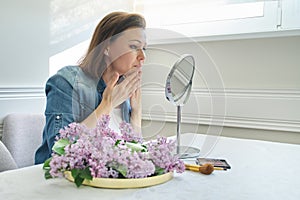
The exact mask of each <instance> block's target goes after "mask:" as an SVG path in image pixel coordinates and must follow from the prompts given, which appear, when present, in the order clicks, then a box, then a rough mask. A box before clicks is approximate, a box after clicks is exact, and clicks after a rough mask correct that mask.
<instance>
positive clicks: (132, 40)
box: [35, 12, 146, 164]
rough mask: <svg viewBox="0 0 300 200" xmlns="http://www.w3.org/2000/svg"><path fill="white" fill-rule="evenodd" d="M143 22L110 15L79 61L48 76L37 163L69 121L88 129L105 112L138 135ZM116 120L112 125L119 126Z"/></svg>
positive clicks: (133, 16) (46, 155)
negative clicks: (81, 124) (128, 125)
mask: <svg viewBox="0 0 300 200" xmlns="http://www.w3.org/2000/svg"><path fill="white" fill-rule="evenodd" d="M145 26H146V22H145V19H144V18H143V17H142V16H140V15H138V14H130V13H125V12H113V13H110V14H108V15H107V16H105V17H104V18H103V19H102V20H101V21H100V23H99V24H98V26H97V27H96V30H95V32H94V34H93V37H92V40H91V43H90V45H89V48H88V51H87V54H86V56H85V57H84V58H83V59H82V61H81V62H80V64H79V66H66V67H64V68H62V69H61V70H59V71H58V72H57V74H55V75H54V76H52V77H50V78H49V79H48V81H47V83H46V95H47V105H46V110H45V115H46V125H45V127H44V131H43V142H42V145H41V146H40V147H39V148H38V150H37V152H36V155H35V163H36V164H39V163H43V162H44V161H45V160H46V159H47V158H49V157H50V156H51V149H52V147H53V145H54V140H55V136H56V135H57V134H58V132H59V130H60V129H61V128H63V127H64V126H67V125H68V124H70V123H71V122H80V123H83V124H85V125H86V126H87V127H90V128H92V127H95V126H96V123H97V120H98V119H99V118H100V117H101V115H104V114H107V115H108V114H109V115H111V118H113V119H114V120H115V119H117V118H120V119H121V120H124V121H126V122H128V123H131V124H132V126H133V128H134V130H135V132H136V133H137V134H140V132H141V93H140V81H141V66H142V64H143V62H144V59H145V54H144V50H145V47H146V37H145ZM117 121H118V120H117ZM119 121H120V120H119ZM116 123H117V122H115V124H114V123H112V125H111V126H114V127H116V126H118V124H116Z"/></svg>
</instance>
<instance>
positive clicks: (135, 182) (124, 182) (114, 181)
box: [65, 172, 173, 189]
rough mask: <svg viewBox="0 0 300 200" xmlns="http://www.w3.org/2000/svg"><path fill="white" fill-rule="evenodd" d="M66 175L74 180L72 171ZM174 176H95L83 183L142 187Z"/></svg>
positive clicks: (113, 186) (97, 185) (170, 173)
mask: <svg viewBox="0 0 300 200" xmlns="http://www.w3.org/2000/svg"><path fill="white" fill-rule="evenodd" d="M65 177H66V179H67V180H69V181H71V182H74V179H73V177H72V175H71V172H65ZM172 178H173V173H172V172H169V173H166V174H162V175H159V176H151V177H148V178H132V179H131V178H130V179H125V178H124V179H120V178H93V180H91V181H90V180H84V181H83V183H82V184H83V185H87V186H92V187H99V188H118V189H125V188H141V187H149V186H153V185H158V184H162V183H165V182H167V181H169V180H171V179H172Z"/></svg>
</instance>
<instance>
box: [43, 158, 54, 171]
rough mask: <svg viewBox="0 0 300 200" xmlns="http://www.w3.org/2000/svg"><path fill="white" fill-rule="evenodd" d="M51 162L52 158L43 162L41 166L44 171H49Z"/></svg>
mask: <svg viewBox="0 0 300 200" xmlns="http://www.w3.org/2000/svg"><path fill="white" fill-rule="evenodd" d="M51 160H52V157H50V158H48V159H47V160H46V161H45V162H44V165H43V169H44V170H47V169H50V162H51Z"/></svg>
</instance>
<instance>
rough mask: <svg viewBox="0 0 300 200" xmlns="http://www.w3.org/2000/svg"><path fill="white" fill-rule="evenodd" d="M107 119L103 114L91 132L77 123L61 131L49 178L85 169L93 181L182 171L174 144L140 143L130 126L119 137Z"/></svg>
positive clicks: (122, 128) (163, 141)
mask: <svg viewBox="0 0 300 200" xmlns="http://www.w3.org/2000/svg"><path fill="white" fill-rule="evenodd" d="M109 120H110V117H109V116H108V115H104V116H103V117H102V118H101V119H99V121H98V122H97V125H96V128H94V129H88V128H87V127H86V126H84V125H82V124H79V123H71V124H69V125H68V126H66V127H64V128H63V129H61V130H60V132H59V133H60V135H59V136H58V137H57V138H56V140H57V141H56V143H59V145H57V146H56V148H54V151H53V153H52V159H51V161H50V164H49V168H50V169H49V171H48V172H49V173H50V175H51V176H52V177H62V176H63V175H64V172H65V171H71V170H82V171H84V170H86V169H87V168H88V172H89V173H90V175H91V177H95V178H100V177H102V178H120V177H123V178H145V177H149V176H152V175H155V173H156V169H157V168H158V169H163V170H164V172H165V173H166V172H173V171H177V172H179V173H181V172H183V171H184V169H185V168H184V163H183V162H182V161H181V160H180V159H179V158H178V157H177V156H176V155H173V153H172V152H173V151H174V149H175V141H168V140H167V138H165V137H158V138H157V139H156V140H152V141H150V142H149V143H146V144H143V143H142V141H143V140H142V138H140V137H136V136H135V135H136V134H135V133H134V131H133V129H132V127H131V125H130V124H128V123H125V122H123V123H121V124H120V132H121V134H118V133H116V132H114V131H113V130H112V129H110V128H109ZM61 141H63V142H61ZM74 179H75V177H74Z"/></svg>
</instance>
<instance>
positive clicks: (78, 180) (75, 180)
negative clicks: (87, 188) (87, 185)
mask: <svg viewBox="0 0 300 200" xmlns="http://www.w3.org/2000/svg"><path fill="white" fill-rule="evenodd" d="M83 181H84V178H81V177H80V176H77V177H76V178H74V183H75V185H76V186H77V187H79V186H81V185H82V183H83Z"/></svg>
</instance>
